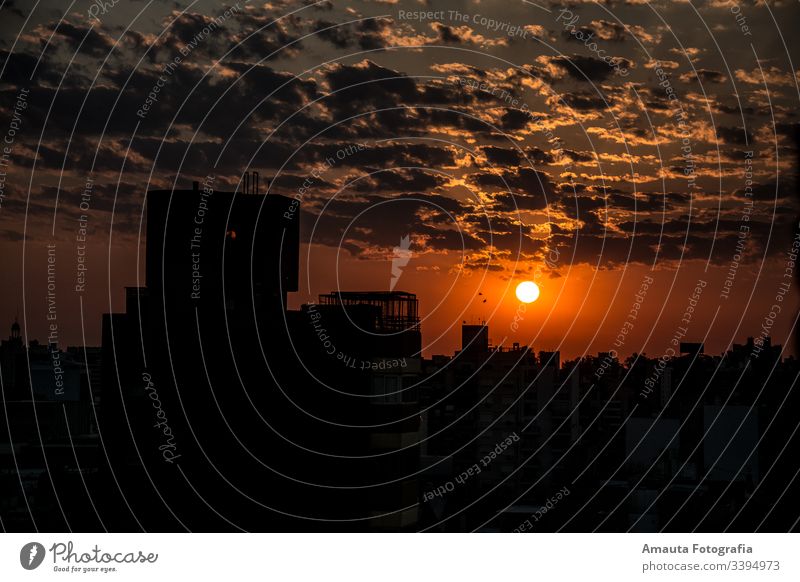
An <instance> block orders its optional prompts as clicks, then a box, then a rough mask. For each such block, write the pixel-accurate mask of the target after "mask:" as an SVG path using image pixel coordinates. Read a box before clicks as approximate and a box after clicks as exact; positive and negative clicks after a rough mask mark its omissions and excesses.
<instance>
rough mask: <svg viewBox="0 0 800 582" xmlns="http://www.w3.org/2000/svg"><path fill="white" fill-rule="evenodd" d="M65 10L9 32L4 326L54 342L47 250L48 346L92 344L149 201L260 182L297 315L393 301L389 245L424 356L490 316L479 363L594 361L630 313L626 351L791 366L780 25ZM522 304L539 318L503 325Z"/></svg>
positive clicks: (620, 6) (1, 73)
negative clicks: (338, 296) (771, 355)
mask: <svg viewBox="0 0 800 582" xmlns="http://www.w3.org/2000/svg"><path fill="white" fill-rule="evenodd" d="M64 5H65V3H64V2H52V1H42V2H39V3H38V4H37V6H36V9H35V10H34V11H33V12H30V9H29V8H28V3H23V2H20V1H18V0H17V1H16V2H11V1H8V0H6V1H5V2H2V4H1V6H2V8H1V9H0V16H1V17H0V27H2V35H0V38H2V41H0V43H2V44H0V62H2V63H3V64H2V69H0V82H2V85H1V86H0V91H2V99H1V100H0V105H1V106H2V109H3V115H2V124H0V133H2V134H3V136H4V137H6V138H8V137H9V131H10V130H11V127H12V126H11V124H12V122H14V120H15V119H16V122H15V123H16V129H14V133H15V135H14V136H13V137H12V139H11V142H12V143H11V145H10V146H9V147H10V154H9V156H8V160H9V162H8V165H7V166H4V167H2V168H0V170H2V171H5V172H6V173H7V176H5V182H4V184H3V190H2V196H3V197H2V205H1V206H0V255H1V256H2V257H3V286H2V296H1V297H0V299H2V301H1V302H0V326H2V325H6V323H7V325H8V326H10V324H11V322H12V321H13V319H14V317H15V314H16V313H17V311H19V314H20V323H21V324H23V330H24V333H25V334H26V336H27V337H28V339H34V338H38V339H40V340H44V339H46V337H47V325H48V322H47V319H46V313H47V291H46V290H47V245H48V244H55V245H56V272H57V275H56V278H57V285H56V295H57V305H58V323H59V329H60V334H59V338H60V341H61V342H62V345H63V346H66V345H77V344H82V343H83V341H84V339H83V337H84V335H83V334H84V333H85V341H86V342H87V343H88V344H90V345H98V344H99V342H100V316H101V314H102V313H104V312H108V311H114V310H116V311H119V310H121V309H123V303H124V287H125V286H135V285H137V284H144V283H143V280H139V281H138V282H137V277H140V276H141V275H142V274H143V272H144V264H143V253H142V251H143V249H144V246H143V245H144V240H143V239H142V238H141V237H140V234H143V232H144V230H143V223H142V220H143V214H142V211H143V208H142V205H143V200H144V194H145V192H146V191H147V190H148V189H152V188H171V187H173V186H175V187H177V188H189V187H191V182H192V181H193V180H199V181H201V182H202V181H204V180H206V177H207V176H214V183H215V187H216V188H217V189H221V190H222V189H228V190H233V189H235V187H236V184H237V183H238V182H239V180H240V178H241V175H242V174H243V172H245V171H246V170H248V169H249V170H254V171H258V172H259V173H260V175H261V179H262V185H263V183H264V181H265V180H267V179H272V183H271V185H270V193H271V194H283V195H286V196H298V197H300V199H301V210H300V215H299V216H300V220H301V243H302V246H301V283H300V285H301V290H300V292H299V293H295V294H293V295H292V296H291V298H290V307H292V308H298V307H299V306H300V305H301V304H302V303H304V302H307V301H309V300H313V299H314V298H316V296H317V295H318V294H320V293H326V292H329V291H332V290H335V289H342V290H388V289H389V287H390V284H391V283H390V282H391V279H392V259H393V257H397V256H398V251H397V250H396V247H397V248H399V249H403V248H404V247H403V243H402V240H403V239H404V237H408V241H409V246H408V251H409V253H408V256H410V259H409V260H408V262H407V264H406V265H405V266H403V267H401V269H402V271H401V275H400V277H399V278H398V279H397V283H396V286H395V290H399V291H400V290H402V291H409V292H414V293H416V294H417V296H418V298H419V300H420V312H421V315H422V317H423V318H424V320H423V324H422V326H423V327H422V331H423V344H424V345H425V352H424V353H425V354H426V355H431V354H434V353H435V354H441V353H444V354H450V353H452V351H453V350H454V349H457V348H458V347H459V343H460V325H461V323H462V321H468V322H475V321H482V320H485V321H487V322H488V324H489V325H490V328H491V329H490V336H491V338H492V341H493V343H494V344H496V345H499V344H503V345H510V344H511V343H512V342H519V343H521V344H528V345H532V346H533V347H534V349H536V350H537V351H538V350H540V349H542V350H554V349H559V350H561V352H562V358H567V357H568V358H571V357H576V356H579V355H582V354H587V353H588V354H594V353H596V352H598V351H603V350H607V349H608V348H610V347H611V345H612V342H614V339H615V338H616V337H617V336H618V334H619V333H620V330H621V329H622V328H623V326H624V324H625V322H626V321H632V320H631V319H630V318H628V315H629V313H630V311H631V309H632V307H633V306H634V304H640V305H641V307H640V308H639V310H638V315H637V316H636V319H635V320H633V321H632V323H631V325H629V326H628V327H627V328H626V329H627V330H628V332H627V333H626V339H625V343H624V346H622V347H620V348H618V351H619V353H620V354H621V355H622V356H623V357H624V356H627V355H628V354H630V353H632V352H646V353H647V354H648V355H650V356H655V357H657V356H659V355H661V354H662V353H664V350H665V349H666V348H667V347H668V345H669V342H670V340H671V339H672V338H673V337H674V336H675V333H676V329H677V328H678V327H681V326H685V327H687V329H688V333H687V334H686V337H685V339H686V340H695V341H705V342H706V352H707V353H712V354H718V353H720V352H722V351H724V350H725V349H727V348H728V347H729V346H730V344H731V343H734V342H736V343H744V341H745V338H746V337H747V336H748V335H751V336H758V335H759V334H760V333H762V325H767V326H768V327H769V332H770V334H771V335H772V338H773V343H782V344H786V343H788V340H787V338H788V336H789V335H790V330H791V328H792V326H793V323H794V320H795V317H796V313H795V312H796V307H797V294H796V292H795V290H794V288H792V290H791V291H790V292H789V293H788V294H787V295H785V296H784V295H781V289H782V287H781V285H782V284H783V283H785V282H793V278H792V277H793V270H792V269H793V265H792V264H789V262H788V261H790V259H791V256H790V253H791V252H792V242H793V239H794V237H795V235H796V234H798V233H800V230H798V228H797V219H796V215H797V208H796V204H795V200H794V198H793V196H794V192H795V171H794V166H795V161H796V154H795V151H794V146H793V142H792V126H793V125H794V124H796V123H797V122H798V118H797V110H798V105H800V88H799V86H798V85H799V83H800V62H799V61H800V50H798V49H800V38H798V34H797V24H798V22H800V4H798V2H796V1H791V2H789V1H778V2H774V1H769V2H761V1H752V0H748V1H747V2H740V3H735V2H729V1H723V0H711V1H702V2H684V1H654V2H647V1H646V0H628V1H617V2H581V1H574V2H572V3H571V5H570V8H568V9H565V8H562V6H561V5H560V4H557V3H550V2H546V1H542V2H536V3H534V2H527V1H524V0H463V1H455V0H446V1H442V2H439V1H432V2H424V1H416V0H383V1H374V2H357V1H342V2H338V1H334V2H328V1H321V2H316V3H313V4H312V3H310V2H290V1H274V2H268V3H262V2H244V1H242V2H240V3H239V4H238V5H236V4H227V5H224V6H223V5H221V4H219V3H217V2H207V1H196V2H191V3H189V2H183V1H181V2H165V1H161V0H151V1H150V2H146V1H144V0H137V1H125V2H118V3H117V4H116V5H113V4H112V3H111V2H106V3H105V4H103V3H102V2H98V3H89V2H74V3H73V4H71V5H70V7H69V9H68V10H66V11H65V9H64ZM226 9H229V10H228V12H227V13H226V12H225V11H226ZM226 14H227V16H226ZM93 16H94V18H93ZM215 19H216V22H217V24H214V25H213V26H211V28H208V27H209V25H210V24H211V23H212V22H214V21H215ZM204 28H205V31H206V32H204ZM176 57H179V59H178V61H176V60H175V59H176ZM604 59H605V60H604ZM168 63H175V66H174V67H173V68H171V69H170V70H169V71H165V66H166V65H167V64H168ZM160 77H162V81H161V85H160V86H159V78H160ZM154 87H158V89H159V90H158V93H157V94H156V96H155V97H156V98H155V99H152V98H151V99H150V100H149V101H148V94H150V93H151V92H152V91H153V90H154ZM24 90H29V93H28V97H27V98H26V101H25V107H24V108H22V107H19V106H17V104H18V103H19V96H20V92H21V91H24ZM23 94H24V93H23ZM146 103H149V107H148V108H147V109H146V110H145V109H143V106H144V105H145V104H146ZM15 107H17V114H18V115H16V117H15V113H14V111H15ZM137 112H138V114H137ZM0 139H3V137H0ZM3 145H8V141H7V140H6V142H5V144H3ZM326 159H330V160H331V161H332V162H333V163H327V162H326ZM87 180H90V185H89V186H88V188H89V191H90V194H91V195H90V196H89V200H88V204H89V208H88V210H86V209H85V208H84V210H82V209H81V206H80V205H81V201H82V194H84V193H85V192H86V190H87ZM304 184H305V187H304ZM301 189H303V190H302V191H301ZM262 190H263V186H262ZM751 202H752V205H751V204H750V203H751ZM81 215H86V216H87V217H88V220H87V224H86V229H87V237H86V238H87V240H86V265H87V270H86V286H85V290H84V291H83V292H82V293H78V292H76V291H75V285H76V277H77V265H78V250H79V246H80V244H81V242H80V241H79V240H78V238H77V237H78V236H79V229H80V225H81V222H80V220H79V219H80V217H81ZM737 244H738V247H737ZM798 244H800V243H798ZM796 248H797V247H795V249H796ZM256 261H257V257H256ZM137 265H138V268H137ZM787 268H788V269H789V270H788V271H787ZM647 278H652V280H653V283H652V284H650V285H649V287H648V289H647V290H646V293H645V294H644V296H642V295H639V299H637V294H638V293H639V292H640V291H641V290H642V283H643V281H645V280H648V279H647ZM524 280H533V281H536V282H537V283H538V284H539V286H540V288H541V297H540V298H539V300H538V301H537V302H535V303H532V304H530V305H527V306H526V307H524V308H521V307H520V303H519V301H518V300H517V299H516V297H515V295H514V288H515V287H516V285H517V284H518V283H519V282H521V281H524ZM698 286H699V287H700V289H701V293H699V294H696V293H695V289H696V288H697V287H698ZM693 294H696V295H698V296H697V297H696V298H695V299H693V300H691V301H690V297H691V296H692V295H693ZM779 295H780V299H777V297H778V296H779ZM774 305H778V306H779V311H777V312H776V310H775V309H774V307H773V306H774ZM689 307H691V308H692V310H693V311H692V313H691V317H690V321H689V323H688V325H686V322H684V323H681V320H682V319H684V318H685V315H686V313H687V310H688V309H689ZM771 312H773V313H774V315H770V313H771ZM81 315H83V322H82V319H81ZM515 318H516V323H514V322H515ZM3 322H6V323H3ZM765 322H766V323H765ZM4 333H5V332H4Z"/></svg>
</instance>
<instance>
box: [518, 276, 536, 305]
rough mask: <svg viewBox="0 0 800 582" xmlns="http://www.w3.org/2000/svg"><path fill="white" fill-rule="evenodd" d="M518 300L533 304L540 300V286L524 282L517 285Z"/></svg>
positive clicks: (531, 282)
mask: <svg viewBox="0 0 800 582" xmlns="http://www.w3.org/2000/svg"><path fill="white" fill-rule="evenodd" d="M517 299H519V300H520V301H522V302H523V303H533V302H534V301H536V300H537V299H539V286H538V285H537V284H536V283H534V282H533V281H523V282H522V283H520V284H519V285H517Z"/></svg>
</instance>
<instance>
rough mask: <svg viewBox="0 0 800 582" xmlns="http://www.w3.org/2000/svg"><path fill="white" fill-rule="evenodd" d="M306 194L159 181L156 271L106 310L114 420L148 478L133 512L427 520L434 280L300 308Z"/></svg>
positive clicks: (359, 523) (122, 475)
mask: <svg viewBox="0 0 800 582" xmlns="http://www.w3.org/2000/svg"><path fill="white" fill-rule="evenodd" d="M292 205H293V201H292V200H290V199H288V198H284V197H281V196H274V195H269V196H264V195H259V194H256V193H252V194H242V193H238V194H237V193H231V192H218V191H214V190H213V189H212V188H210V186H209V184H203V185H202V186H201V185H199V184H196V185H195V187H194V188H193V189H192V190H188V191H175V192H169V191H153V192H149V193H148V195H147V233H148V239H147V251H146V257H147V265H146V273H147V286H146V287H145V288H129V289H127V290H126V312H125V313H124V314H108V315H106V316H105V317H104V324H103V362H104V374H103V380H104V382H103V383H104V394H103V397H102V402H103V406H102V409H103V415H102V418H101V423H100V424H101V426H100V431H101V433H104V436H107V439H106V440H107V441H108V442H110V443H112V445H113V447H114V450H115V451H114V454H113V455H112V459H111V465H112V470H113V471H114V473H115V475H117V478H119V479H120V480H124V481H125V482H126V483H127V484H128V488H131V489H133V490H134V491H136V492H137V494H136V495H135V496H133V497H132V498H129V499H127V500H126V501H125V503H124V504H120V505H119V507H120V508H121V511H119V512H118V515H117V517H118V519H119V524H118V527H121V528H123V529H124V528H133V527H136V526H137V525H138V524H141V526H142V527H144V528H146V529H150V530H165V531H173V530H176V529H182V528H186V529H190V530H201V531H203V530H210V531H216V530H220V529H221V530H229V529H236V528H243V529H247V530H251V531H286V530H309V529H313V530H334V531H340V530H347V529H350V530H364V529H389V530H402V529H414V527H415V526H416V523H417V499H418V487H417V482H416V478H415V477H414V475H415V473H416V471H417V469H418V465H419V451H418V446H417V442H416V441H417V438H418V431H419V412H418V404H417V394H416V389H415V386H414V380H415V378H416V376H417V374H418V372H419V354H420V351H421V336H420V331H419V316H418V306H417V300H416V297H415V296H414V295H412V294H408V293H402V292H396V293H380V292H378V293H364V292H360V293H357V292H354V293H332V294H330V295H326V296H322V297H321V298H320V302H319V304H316V305H308V306H304V307H303V309H302V310H300V311H289V310H287V309H286V299H287V294H288V293H290V292H293V291H296V290H297V284H298V256H299V234H298V233H299V227H298V219H299V216H298V214H299V213H295V211H294V210H293V206H292ZM321 330H324V331H321ZM234 524H235V525H234Z"/></svg>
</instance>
